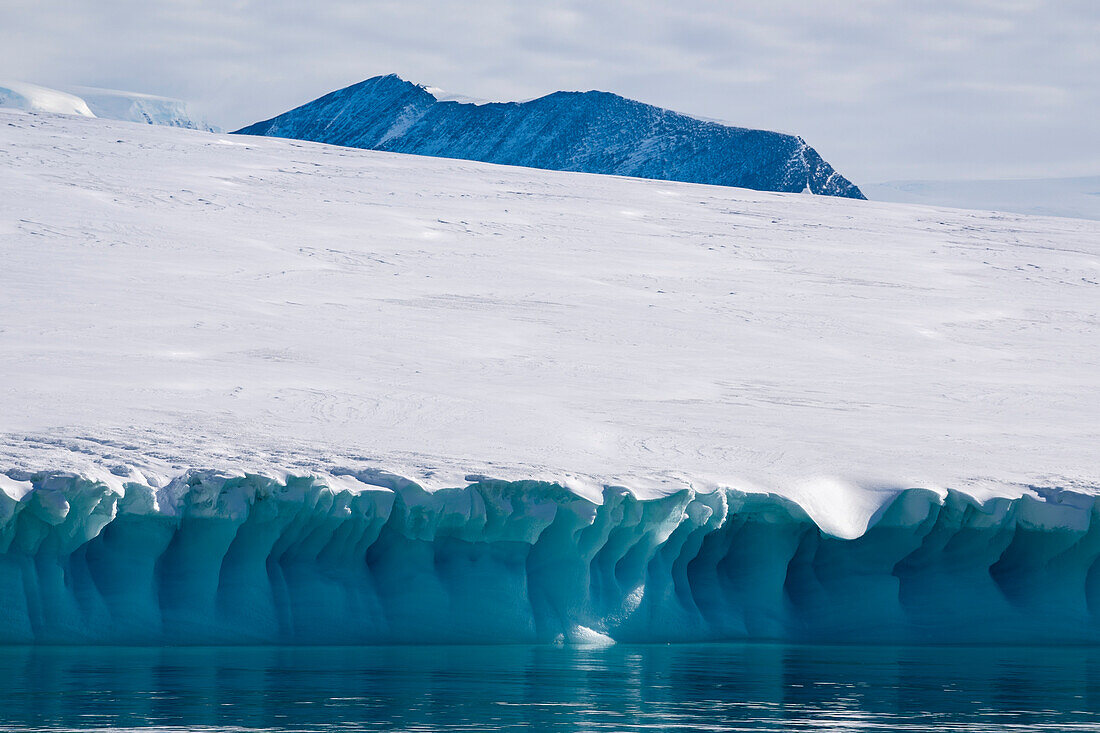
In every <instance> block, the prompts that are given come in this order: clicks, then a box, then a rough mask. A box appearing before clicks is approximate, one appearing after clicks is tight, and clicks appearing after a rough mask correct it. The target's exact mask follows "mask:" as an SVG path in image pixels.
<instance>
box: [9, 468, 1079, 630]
mask: <svg viewBox="0 0 1100 733" xmlns="http://www.w3.org/2000/svg"><path fill="white" fill-rule="evenodd" d="M352 485H354V486H352ZM3 488H4V492H3V493H0V642H2V643H30V642H39V643H88V642H93V643H117V644H159V643H173V644H206V643H217V644H224V643H239V644H245V643H261V642H262V643H268V642H278V643H295V644H298V643H301V644H353V643H354V644H359V643H370V644H374V643H470V642H476V643H507V642H545V643H609V642H611V641H632V642H665V641H710V640H720V639H721V640H724V639H783V640H797V641H815V642H930V641H937V642H1000V643H1004V642H1013V643H1036V642H1067V643H1068V642H1084V641H1090V642H1094V641H1097V640H1098V639H1100V617H1098V616H1097V613H1098V612H1100V605H1098V604H1100V562H1098V560H1100V516H1098V507H1097V500H1096V498H1095V497H1086V496H1082V495H1079V494H1072V493H1064V492H1063V493H1054V494H1051V495H1050V496H1049V497H1047V498H1046V499H1042V498H1036V497H1034V496H1028V497H1022V498H1019V499H1015V500H1010V499H994V500H991V501H989V502H986V503H984V504H983V503H979V502H977V501H975V500H974V499H972V498H968V497H967V496H965V495H962V494H959V493H955V492H949V493H947V494H945V495H942V496H941V495H939V494H936V493H934V492H931V491H925V490H908V491H903V492H900V493H899V494H897V496H896V497H895V498H894V499H893V500H892V501H891V502H890V503H888V504H887V505H886V506H884V508H883V510H882V511H881V512H880V513H879V514H878V515H877V516H876V517H875V518H874V520H873V521H872V523H871V525H870V526H869V527H868V529H867V531H866V532H865V533H864V534H863V535H862V536H860V537H858V538H855V539H840V538H836V537H832V536H829V535H828V534H826V533H824V532H822V531H821V530H820V529H819V528H818V527H817V525H815V524H814V522H813V521H812V520H811V519H810V518H809V517H808V516H807V515H806V513H805V512H804V511H802V510H801V509H800V508H799V507H798V505H797V504H795V503H793V502H791V501H789V500H786V499H783V498H780V497H777V496H774V495H752V494H744V493H740V492H736V491H730V490H724V491H715V492H710V493H696V492H693V491H689V490H685V491H680V492H676V493H673V494H670V495H667V496H664V497H660V498H654V499H650V500H640V499H637V498H636V497H634V496H633V495H632V494H630V493H629V492H628V491H626V490H624V489H620V488H615V487H608V488H606V489H605V490H604V492H603V496H602V502H601V503H596V502H592V501H589V500H586V499H584V498H581V497H579V496H577V495H576V494H574V493H572V492H570V491H568V490H566V489H564V488H562V487H561V486H557V485H553V484H548V483H543V482H511V483H509V482H499V481H480V482H476V483H472V484H469V485H467V486H465V487H463V488H455V489H448V490H441V491H437V492H434V493H428V492H425V491H424V490H423V489H421V488H420V487H418V486H417V485H415V484H413V483H411V482H409V481H406V480H404V479H401V478H400V477H397V476H393V475H390V474H385V473H380V472H364V473H360V474H358V475H356V476H339V477H335V480H330V481H327V482H326V480H325V479H323V478H318V477H316V476H297V477H295V476H289V477H285V478H284V479H273V478H270V477H263V476H258V475H243V474H238V475H231V474H224V473H217V472H211V471H190V472H187V473H185V474H183V475H181V476H179V477H177V478H176V479H175V480H173V481H172V482H171V483H169V484H168V485H167V486H165V487H163V488H162V489H159V490H154V489H151V488H150V487H148V486H144V485H140V484H134V483H131V484H128V485H127V486H126V491H125V494H124V495H122V496H120V495H119V494H118V493H117V492H114V491H112V490H111V489H109V488H108V487H107V486H106V485H104V484H102V483H97V482H94V481H88V480H84V479H81V478H79V477H77V476H75V475H72V474H37V475H33V476H21V475H18V474H14V473H13V474H11V475H9V477H7V478H5V480H4V485H3Z"/></svg>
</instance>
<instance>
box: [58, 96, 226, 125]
mask: <svg viewBox="0 0 1100 733" xmlns="http://www.w3.org/2000/svg"><path fill="white" fill-rule="evenodd" d="M72 91H73V92H75V93H76V94H79V95H80V96H81V98H82V99H84V101H85V102H87V103H88V107H90V108H91V110H92V111H93V112H95V116H96V117H104V118H106V119H110V120H126V121H128V122H143V123H145V124H147V125H165V126H166V127H184V128H187V129H189V130H206V131H208V132H217V129H216V128H215V127H213V126H212V125H211V124H210V123H209V122H207V121H206V120H205V119H204V118H202V117H200V116H198V115H196V114H195V113H194V112H193V111H192V110H191V108H190V107H189V105H188V104H187V103H186V102H184V101H183V100H180V99H172V98H171V97H158V96H155V95H152V94H139V93H137V92H125V91H119V90H117V89H98V88H96V87H73V88H72Z"/></svg>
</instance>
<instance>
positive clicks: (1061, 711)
mask: <svg viewBox="0 0 1100 733" xmlns="http://www.w3.org/2000/svg"><path fill="white" fill-rule="evenodd" d="M1098 662H1100V650H1095V649H1033V648H1018V649H984V648H979V649H975V648H891V647H843V646H841V647H807V646H783V645H774V646H773V645H706V646H652V647H650V646H616V647H611V648H605V649H558V648H552V647H508V646H502V647H442V648H439V647H414V648H409V647H398V648H323V649H317V648H313V649H308V648H306V649H303V648H216V649H178V648H177V649H114V648H38V649H5V650H0V675H2V676H3V680H4V684H3V685H2V686H0V728H3V729H4V730H51V731H58V730H83V729H88V728H113V729H116V730H117V729H133V728H144V729H149V728H154V729H159V730H255V729H261V730H273V731H307V730H308V731H327V730H341V731H364V730H408V731H462V730H469V731H474V730H476V731H483V730H539V731H603V730H607V731H632V730H647V731H677V730H709V731H750V730H751V731H802V730H807V731H808V730H830V731H873V730H884V731H885V730H891V731H895V730H914V731H917V730H920V731H924V730H929V731H930V730H936V731H944V730H948V731H950V730H958V731H1005V730H1029V731H1032V730H1052V731H1053V730H1058V731H1066V730H1081V731H1085V730H1089V731H1091V730H1096V731H1100V694H1098V690H1100V686H1098V685H1100V666H1098Z"/></svg>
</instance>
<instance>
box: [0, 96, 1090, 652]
mask: <svg viewBox="0 0 1100 733" xmlns="http://www.w3.org/2000/svg"><path fill="white" fill-rule="evenodd" d="M0 150H3V151H5V153H4V154H5V156H6V157H5V163H4V165H5V167H4V171H5V175H4V176H0V242H2V246H0V285H2V287H0V375H2V379H0V642H3V643H7V644H28V643H43V644H70V643H96V644H165V643H168V644H214V643H217V644H246V643H286V644H359V643H398V642H400V643H457V642H479V643H498V642H499V643H503V642H519V641H525V642H539V643H545V644H554V643H561V644H579V645H586V644H597V645H598V644H608V643H615V642H632V641H651V642H664V641H685V642H687V641H705V640H718V639H729V640H739V639H753V640H757V639H760V640H764V639H773V640H795V641H813V642H853V643H855V642H859V643H862V642H879V641H881V642H939V643H954V642H960V643H961V642H967V643H970V642H997V643H1005V641H1006V640H1012V641H1014V642H1018V643H1024V642H1029V643H1085V642H1089V643H1091V642H1094V641H1096V640H1097V633H1096V629H1097V613H1098V611H1097V609H1098V605H1097V604H1098V602H1100V595H1098V591H1100V585H1098V584H1100V574H1098V572H1100V571H1097V569H1096V568H1097V567H1098V566H1097V557H1098V553H1100V535H1098V531H1100V530H1098V529H1097V522H1096V516H1097V506H1096V501H1097V497H1098V496H1100V453H1098V452H1097V451H1096V446H1097V445H1098V444H1100V329H1098V328H1097V327H1096V314H1097V312H1100V265H1098V263H1100V224H1098V223H1097V222H1094V221H1089V220H1083V219H1056V218H1042V217H1028V216H1018V215H1005V214H993V213H988V212H975V211H958V210H950V209H938V208H931V207H921V206H909V205H901V204H884V203H876V202H866V201H852V200H848V199H845V198H842V197H829V196H802V195H799V194H797V193H793V194H784V193H770V192H757V191H750V190H746V189H736V188H729V187H718V186H701V185H693V184H686V183H675V182H669V181H656V180H640V179H636V178H631V179H627V178H619V177H613V176H600V175H590V174H581V173H568V172H560V171H546V170H533V169H530V168H521V167H508V166H497V165H489V164H485V163H479V162H474V161H468V160H454V159H444V158H433V157H426V156H414V155H402V154H396V153H393V152H384V151H372V150H359V149H351V148H341V147H336V146H332V145H324V144H318V143H311V142H305V141H299V140H282V139H274V138H267V137H245V136H235V135H211V134H208V133H201V132H196V131H193V130H183V129H176V128H171V127H164V126H155V125H136V124H132V123H127V122H117V121H113V120H105V119H96V118H85V117H79V116H66V115H58V114H48V113H43V114H37V115H28V114H24V113H22V112H17V111H10V110H0Z"/></svg>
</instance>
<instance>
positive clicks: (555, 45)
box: [0, 0, 1100, 183]
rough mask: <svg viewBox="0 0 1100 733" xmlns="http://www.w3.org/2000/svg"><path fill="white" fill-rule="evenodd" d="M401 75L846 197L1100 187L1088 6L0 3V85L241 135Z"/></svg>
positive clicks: (968, 1) (282, 0)
mask: <svg viewBox="0 0 1100 733" xmlns="http://www.w3.org/2000/svg"><path fill="white" fill-rule="evenodd" d="M391 72H395V73H398V74H400V75H401V76H403V77H404V78H406V79H410V80H412V81H417V82H421V83H424V84H427V85H431V86H438V87H442V88H444V89H446V90H447V91H450V92H455V93H462V94H466V95H469V96H474V97H480V98H487V99H495V100H505V99H526V98H531V97H535V96H540V95H542V94H545V93H548V92H551V91H554V90H557V89H578V90H587V89H603V90H606V91H612V92H616V93H619V94H622V95H624V96H627V97H633V98H635V99H640V100H642V101H645V102H650V103H652V104H657V105H660V106H663V107H670V108H672V109H675V110H678V111H682V112H687V113H689V114H694V115H698V116H702V117H709V118H716V119H721V120H725V121H728V122H731V123H733V124H737V125H743V126H747V127H761V128H768V129H775V130H782V131H785V132H793V133H797V134H799V135H802V136H803V137H804V138H805V139H806V140H807V141H808V142H809V143H810V144H811V145H813V146H814V147H816V148H817V149H818V150H819V151H820V152H821V153H822V155H823V156H824V157H825V158H826V160H828V161H830V162H831V163H833V165H834V166H835V167H836V168H837V169H839V170H840V171H841V172H842V173H844V174H845V175H847V176H848V177H849V178H852V179H853V180H854V181H855V182H856V183H870V182H875V181H880V180H889V179H903V178H983V177H992V178H1002V177H1029V176H1074V175H1097V174H1100V132H1098V131H1100V119H1098V118H1100V0H954V1H952V0H848V1H847V2H829V1H828V0H754V1H753V2H741V1H740V0H675V1H673V2H669V1H667V0H665V1H662V2H657V1H640V0H639V1H636V2H624V1H617V0H596V1H593V0H584V1H579V2H562V3H555V2H550V1H548V0H547V1H544V2H506V1H505V0H467V1H466V2H445V1H443V0H385V1H381V2H375V1H372V0H313V1H312V2H310V1H306V0H217V1H208V0H2V2H0V79H13V80H19V81H27V82H33V83H39V84H43V85H46V86H64V85H87V86H104V87H111V88H118V89H128V90H133V91H142V92H148V93H154V94H163V95H168V96H174V97H181V98H184V99H187V100H189V101H190V102H192V103H193V104H194V105H195V106H196V107H197V108H198V109H199V110H201V111H202V112H205V113H206V114H207V116H208V117H209V118H210V120H211V121H212V122H214V123H215V124H219V125H221V126H222V127H225V128H227V129H235V128H236V127H239V126H242V125H244V124H247V123H249V122H254V121H257V120H260V119H265V118H267V117H271V116H273V115H275V114H278V113H279V112H282V111H285V110H287V109H289V108H291V107H294V106H297V105H298V104H301V103H303V102H306V101H308V100H310V99H312V98H315V97H318V96H320V95H321V94H323V93H325V92H328V91H331V90H333V89H336V88H339V87H342V86H346V85H348V84H351V83H354V82H356V81H360V80H362V79H365V78H368V77H371V76H376V75H378V74H385V73H391Z"/></svg>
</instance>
